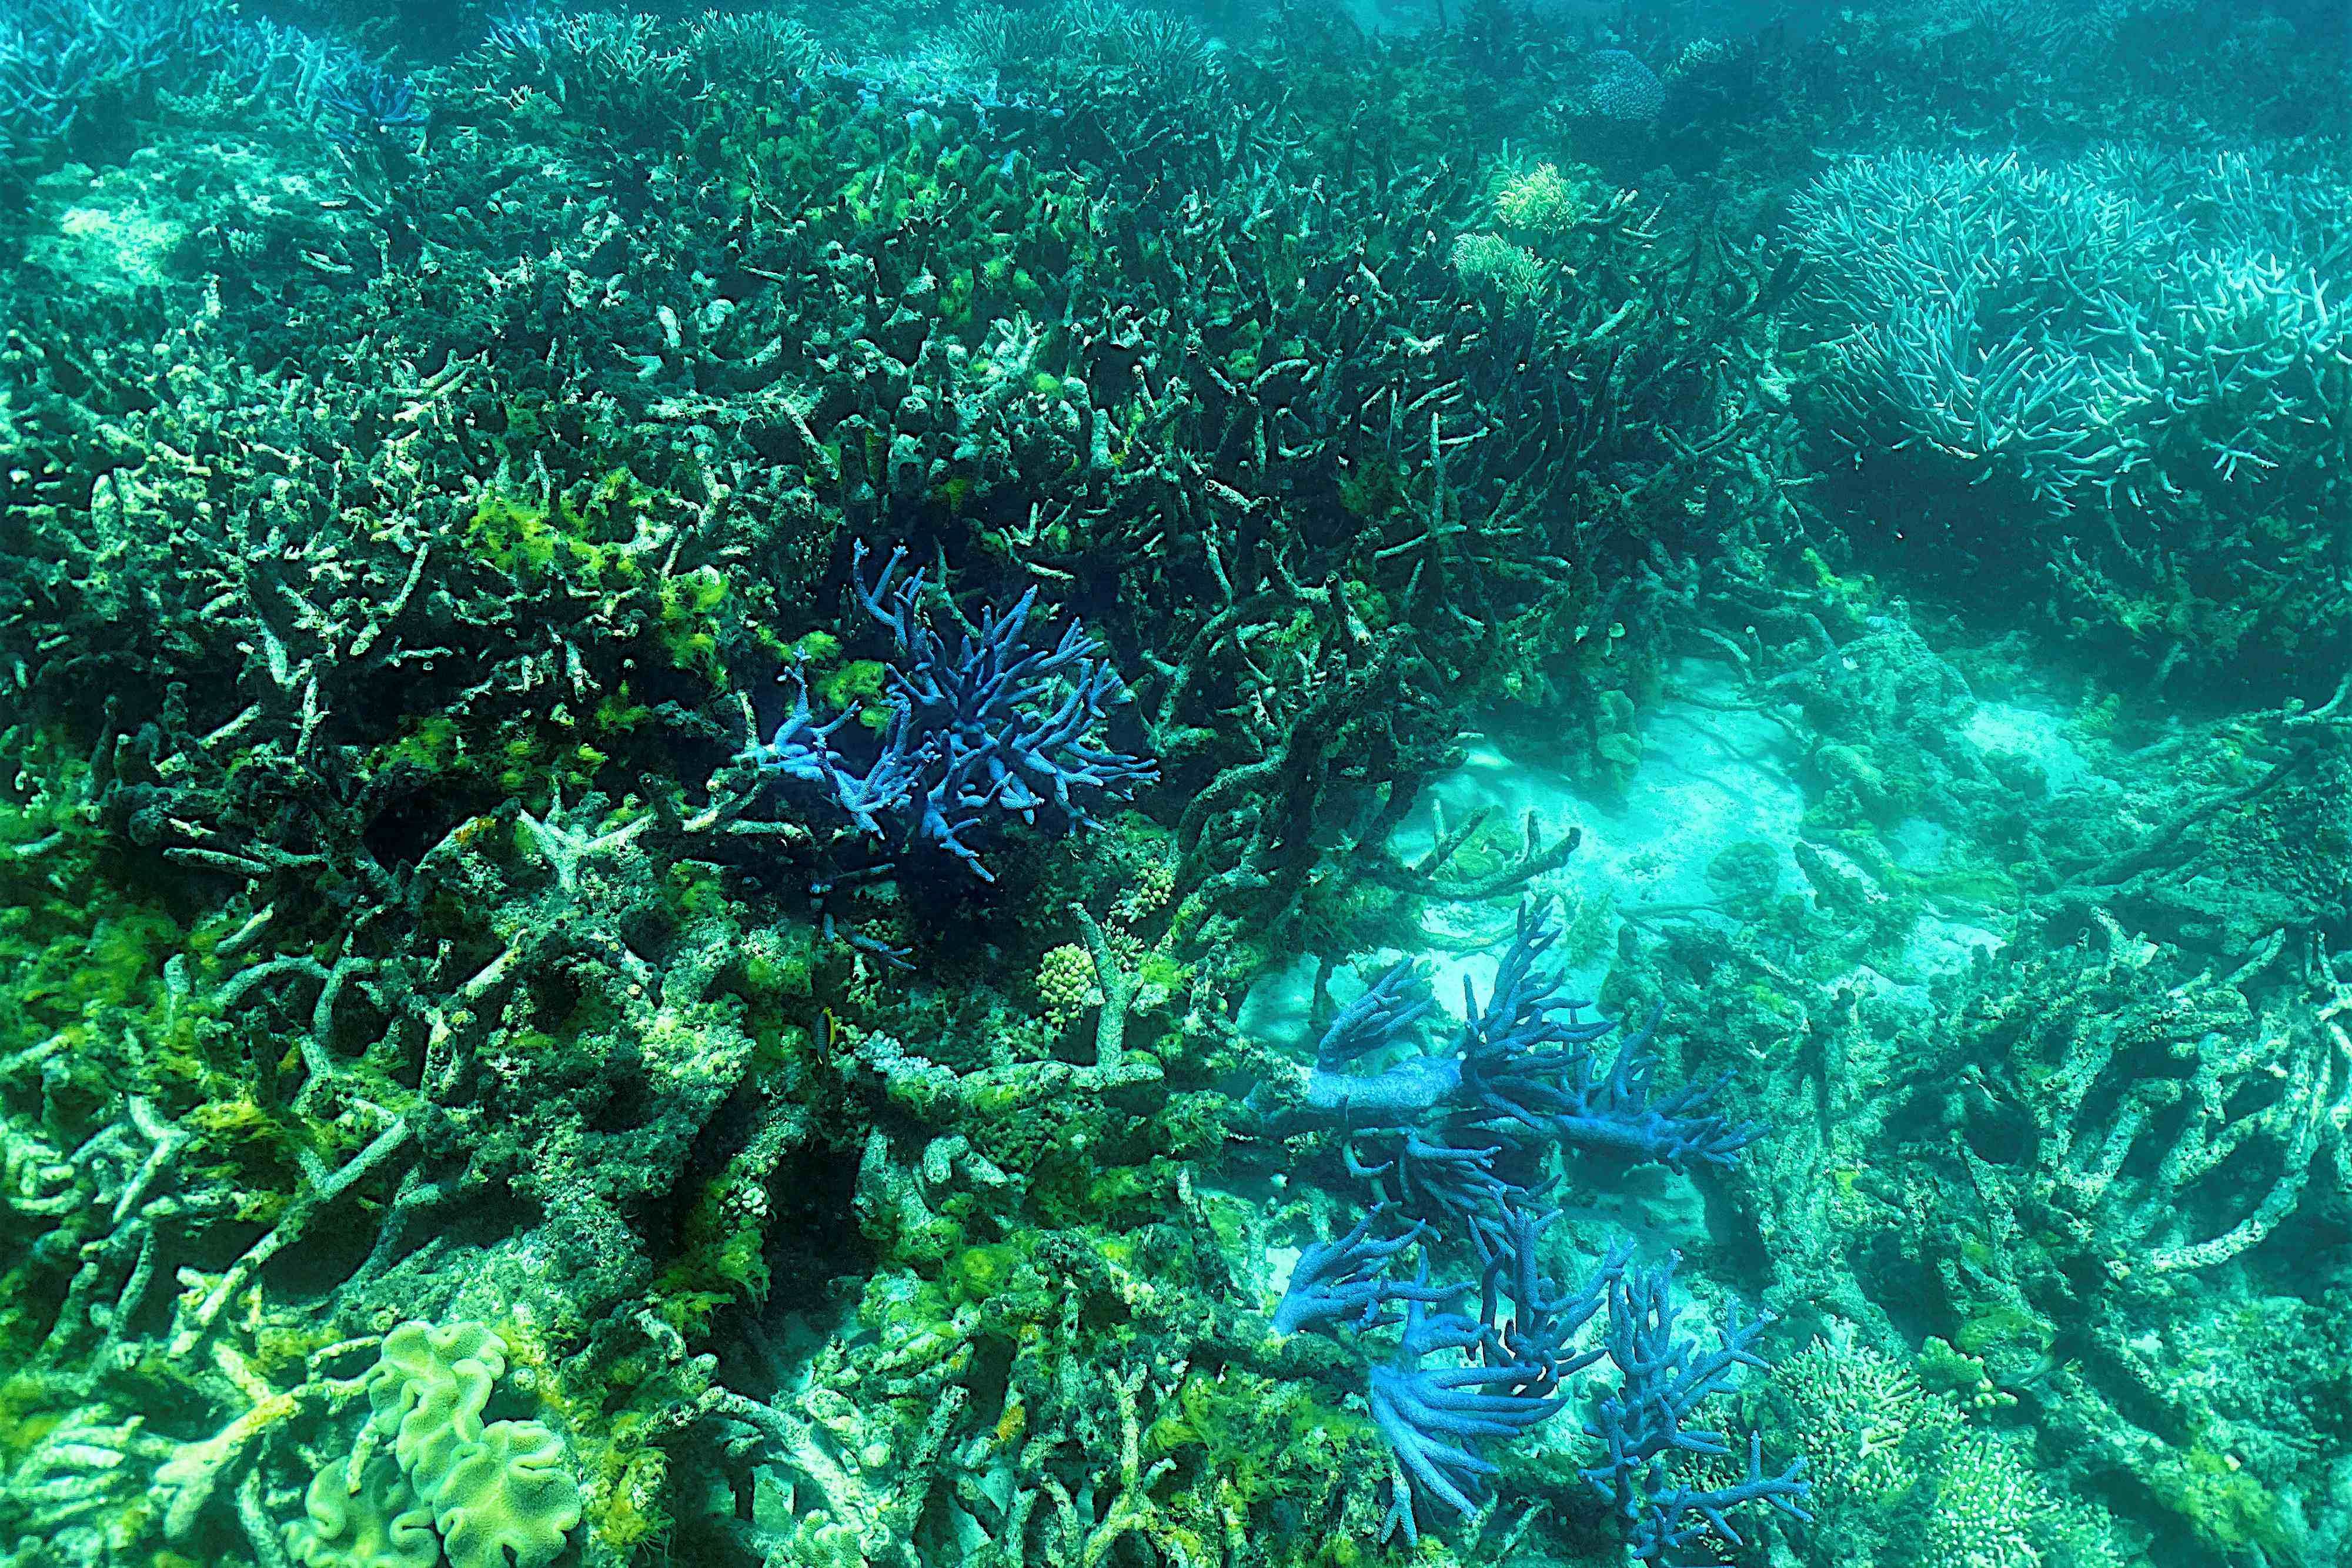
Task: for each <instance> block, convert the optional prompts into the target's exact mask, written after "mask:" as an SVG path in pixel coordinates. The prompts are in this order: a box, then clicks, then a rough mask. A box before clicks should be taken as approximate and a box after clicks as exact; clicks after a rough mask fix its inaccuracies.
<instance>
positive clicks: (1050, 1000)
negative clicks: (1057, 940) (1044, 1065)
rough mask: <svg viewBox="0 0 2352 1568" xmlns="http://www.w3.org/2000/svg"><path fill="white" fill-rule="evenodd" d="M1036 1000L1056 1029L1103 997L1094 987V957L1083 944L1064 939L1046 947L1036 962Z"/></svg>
mask: <svg viewBox="0 0 2352 1568" xmlns="http://www.w3.org/2000/svg"><path fill="white" fill-rule="evenodd" d="M1037 999H1038V1001H1039V1002H1041V1003H1042V1004H1044V1007H1045V1018H1046V1021H1048V1022H1049V1023H1051V1024H1052V1025H1053V1026H1054V1027H1055V1029H1067V1028H1068V1027H1069V1026H1070V1025H1071V1024H1073V1023H1076V1021H1077V1020H1078V1019H1079V1018H1080V1017H1081V1016H1082V1015H1083V1014H1084V1013H1085V1012H1086V1010H1087V1008H1089V1007H1091V1006H1093V1005H1094V1004H1095V1003H1097V1002H1098V1001H1100V1000H1101V999H1102V998H1101V995H1100V993H1098V992H1097V990H1096V989H1095V966H1094V960H1093V959H1091V958H1089V957H1087V950H1086V949H1085V948H1084V947H1081V946H1078V945H1077V944H1076V943H1075V942H1065V943H1063V944H1062V945H1061V946H1059V947H1049V948H1047V949H1046V950H1045V957H1044V958H1043V959H1042V960H1040V961H1039V963H1038V965H1037Z"/></svg>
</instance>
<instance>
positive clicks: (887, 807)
mask: <svg viewBox="0 0 2352 1568" xmlns="http://www.w3.org/2000/svg"><path fill="white" fill-rule="evenodd" d="M906 558H907V552H906V550H905V549H904V548H903V547H901V548H900V549H894V550H893V551H891V552H890V559H888V560H887V561H886V562H884V563H883V566H882V570H881V572H880V573H879V574H878V575H877V577H876V578H875V580H874V582H873V584H872V586H870V587H869V586H867V585H866V583H865V582H864V580H863V579H862V573H863V570H864V567H865V561H866V547H865V545H864V544H862V543H861V544H859V545H858V546H857V547H856V553H855V556H854V558H853V571H854V572H855V573H856V574H859V580H858V581H857V582H856V591H857V598H858V601H859V602H860V603H862V604H863V605H864V606H865V607H866V612H867V613H868V614H870V615H871V616H873V617H874V619H875V620H876V621H877V622H880V623H881V624H882V625H883V626H884V627H885V628H887V630H888V632H889V633H890V637H891V641H892V643H894V644H895V649H896V653H897V658H896V660H895V661H894V662H893V663H892V664H890V665H889V668H888V678H889V685H890V693H891V695H890V717H889V722H888V725H887V727H886V728H885V730H884V732H883V736H882V744H881V749H880V751H879V752H878V753H877V755H876V756H875V757H874V758H873V759H872V760H871V761H870V762H868V763H867V764H866V766H865V768H863V770H862V771H861V770H860V769H859V768H857V767H856V764H854V763H853V762H852V761H851V760H850V759H849V758H847V757H845V756H844V755H843V754H842V753H841V752H840V751H839V750H838V749H837V748H835V746H834V745H833V736H834V734H835V732H836V731H837V730H839V729H840V728H841V727H842V726H843V725H844V724H845V723H846V722H847V719H848V717H849V716H848V715H846V714H845V715H843V716H840V717H836V718H835V719H833V720H831V721H829V722H827V723H824V724H819V723H817V722H816V720H815V717H814V715H813V714H812V712H811V711H810V708H809V701H808V689H807V685H806V682H805V681H804V680H802V679H801V678H800V677H799V676H798V674H794V675H793V682H794V686H795V690H794V697H793V707H792V711H791V712H790V713H789V714H787V715H786V716H785V718H784V721H783V723H782V724H781V725H780V726H778V727H777V729H776V732H775V734H774V736H773V737H772V738H771V739H770V740H769V742H768V744H767V745H766V746H764V747H761V748H759V750H758V751H757V752H756V753H755V757H756V759H757V760H758V762H759V764H760V766H761V768H765V769H767V770H768V771H770V772H772V773H776V774H779V775H781V776H782V777H783V778H786V779H797V780H799V781H801V782H803V783H809V784H814V785H817V786H818V787H820V788H821V789H823V790H824V792H825V793H826V794H827V795H828V796H829V797H830V798H831V799H832V801H833V803H834V804H835V806H836V807H837V808H839V810H841V811H842V813H843V814H844V815H845V816H847V817H848V818H849V820H850V821H852V822H854V823H855V824H856V826H857V828H858V829H859V830H860V831H863V832H866V833H868V834H870V835H872V836H874V837H876V838H879V839H884V840H887V841H891V842H893V844H894V845H895V846H897V847H901V848H903V847H908V846H920V847H922V848H926V849H930V850H937V851H940V852H945V853H947V854H948V855H950V856H952V857H953V858H954V859H956V860H959V861H961V862H963V863H964V864H965V865H966V866H967V867H969V868H970V869H971V872H972V873H973V874H975V875H977V876H979V877H981V878H982V880H983V881H991V882H992V881H994V880H995V878H994V875H993V874H992V873H991V872H990V871H989V869H988V868H987V866H985V865H984V864H982V862H981V859H980V852H979V851H978V849H977V848H976V847H975V845H974V843H973V842H972V841H971V834H972V833H973V831H974V830H975V829H977V828H978V827H979V826H980V825H981V823H982V821H984V820H985V819H986V817H987V816H988V815H989V814H991V813H995V814H999V815H1007V816H1013V817H1018V818H1019V819H1020V820H1021V821H1024V822H1027V823H1033V824H1039V825H1042V826H1044V827H1045V829H1046V830H1047V831H1050V832H1054V833H1056V834H1059V833H1066V832H1070V831H1074V830H1076V829H1078V828H1084V827H1091V826H1093V825H1094V821H1095V819H1094V818H1093V816H1092V815H1091V814H1090V812H1089V810H1088V804H1089V802H1091V801H1094V800H1124V799H1126V798H1127V797H1128V796H1129V794H1130V793H1132V792H1133V790H1134V789H1136V788H1137V787H1138V786H1139V785H1141V784H1144V783H1148V782H1149V781H1150V780H1151V779H1154V778H1156V777H1158V768H1156V767H1155V766H1154V764H1153V763H1152V762H1151V761H1150V759H1149V758H1141V757H1135V756H1130V755H1129V754H1127V753H1125V752H1120V751H1116V750H1113V749H1111V748H1109V747H1107V746H1104V745H1102V744H1100V743H1099V741H1098V740H1097V735H1098V733H1099V731H1100V729H1101V727H1102V726H1103V725H1104V723H1105V722H1106V721H1107V720H1108V717H1109V715H1110V710H1111V709H1112V708H1113V707H1114V706H1118V704H1119V703H1121V702H1124V701H1125V700H1126V699H1127V687H1126V685H1125V683H1123V682H1122V681H1121V680H1120V679H1119V677H1118V671H1116V670H1114V669H1113V668H1111V666H1110V664H1109V663H1108V661H1107V660H1104V659H1101V658H1098V657H1097V653H1098V651H1099V649H1100V646H1101V645H1100V644H1099V643H1097V642H1096V641H1095V640H1094V639H1093V638H1091V637H1089V636H1087V633H1086V632H1085V631H1084V630H1083V629H1081V628H1080V627H1079V626H1077V625H1076V623H1075V622H1074V623H1072V624H1071V625H1070V626H1069V627H1068V628H1066V630H1065V631H1064V632H1063V633H1062V636H1061V639H1060V641H1059V642H1057V643H1055V645H1054V646H1053V647H1052V648H1050V649H1037V648H1032V647H1030V646H1029V643H1028V625H1029V615H1030V612H1031V611H1032V610H1033V609H1034V607H1035V604H1036V598H1037V593H1036V590H1035V589H1034V588H1033V589H1031V590H1030V591H1028V592H1026V593H1024V594H1023V595H1022V596H1021V597H1020V599H1019V600H1017V601H1014V603H1013V608H1012V609H1010V610H1008V611H1004V612H998V611H997V610H995V609H994V608H989V609H985V610H983V611H982V612H981V619H980V623H979V624H978V625H977V626H976V627H971V628H969V629H968V630H967V631H966V632H965V634H964V637H963V640H962V643H961V646H960V647H958V648H957V649H955V650H954V651H952V652H950V648H949V645H948V640H947V638H946V637H944V636H942V635H941V634H940V631H939V629H938V628H937V627H936V626H935V625H934V624H933V623H932V621H931V617H930V612H929V611H928V610H926V609H925V607H924V605H923V593H924V590H925V588H926V586H927V583H928V579H927V577H926V575H925V573H923V572H922V571H920V570H917V571H913V572H909V573H908V574H906V575H905V576H903V577H902V576H900V575H899V568H900V566H901V565H902V564H903V563H904V562H905V560H906Z"/></svg>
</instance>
